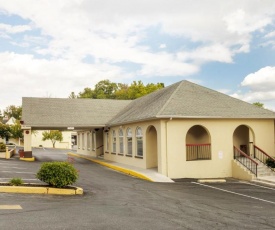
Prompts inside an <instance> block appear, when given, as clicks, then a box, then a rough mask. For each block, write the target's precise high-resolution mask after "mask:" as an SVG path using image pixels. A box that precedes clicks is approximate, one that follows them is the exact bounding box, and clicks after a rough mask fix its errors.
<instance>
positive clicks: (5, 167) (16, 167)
mask: <svg viewBox="0 0 275 230" xmlns="http://www.w3.org/2000/svg"><path fill="white" fill-rule="evenodd" d="M1 168H4V169H5V168H8V169H27V168H20V167H9V166H1Z"/></svg>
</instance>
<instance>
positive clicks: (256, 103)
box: [253, 102, 264, 108]
mask: <svg viewBox="0 0 275 230" xmlns="http://www.w3.org/2000/svg"><path fill="white" fill-rule="evenodd" d="M253 105H256V106H258V107H260V108H264V104H263V103H261V102H254V103H253Z"/></svg>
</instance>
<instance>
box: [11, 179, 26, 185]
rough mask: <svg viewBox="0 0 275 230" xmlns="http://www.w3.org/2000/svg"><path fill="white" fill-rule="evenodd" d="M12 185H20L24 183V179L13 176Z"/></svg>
mask: <svg viewBox="0 0 275 230" xmlns="http://www.w3.org/2000/svg"><path fill="white" fill-rule="evenodd" d="M9 183H10V185H14V186H18V185H21V184H23V181H22V179H21V178H12V179H11V180H10V181H9Z"/></svg>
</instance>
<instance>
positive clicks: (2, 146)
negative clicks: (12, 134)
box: [0, 142, 6, 152]
mask: <svg viewBox="0 0 275 230" xmlns="http://www.w3.org/2000/svg"><path fill="white" fill-rule="evenodd" d="M0 152H6V144H4V143H3V142H0Z"/></svg>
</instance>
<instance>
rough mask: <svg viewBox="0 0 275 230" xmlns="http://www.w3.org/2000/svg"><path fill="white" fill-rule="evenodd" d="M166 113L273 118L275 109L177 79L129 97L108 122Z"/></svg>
mask: <svg viewBox="0 0 275 230" xmlns="http://www.w3.org/2000/svg"><path fill="white" fill-rule="evenodd" d="M170 117H173V118H241V119H242V118H256V119H260V118H261V119H275V113H274V112H272V111H269V110H267V109H263V108H259V107H257V106H255V105H252V104H249V103H247V102H244V101H241V100H239V99H236V98H233V97H230V96H228V95H225V94H222V93H220V92H217V91H214V90H211V89H208V88H206V87H203V86H199V85H197V84H194V83H191V82H188V81H181V82H178V83H175V84H173V85H170V86H168V87H166V88H164V89H161V90H158V91H156V92H153V93H151V94H149V95H146V96H144V97H141V98H139V99H136V100H134V101H132V102H131V103H130V104H129V105H128V106H126V107H125V108H124V109H122V111H120V112H119V113H118V114H117V115H116V116H115V117H114V118H112V119H111V120H110V121H109V122H108V125H115V124H124V123H129V122H136V121H142V120H149V119H157V118H170Z"/></svg>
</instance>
